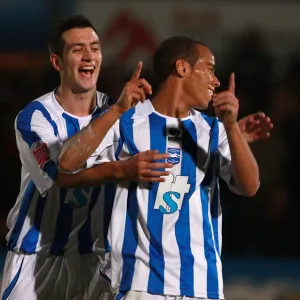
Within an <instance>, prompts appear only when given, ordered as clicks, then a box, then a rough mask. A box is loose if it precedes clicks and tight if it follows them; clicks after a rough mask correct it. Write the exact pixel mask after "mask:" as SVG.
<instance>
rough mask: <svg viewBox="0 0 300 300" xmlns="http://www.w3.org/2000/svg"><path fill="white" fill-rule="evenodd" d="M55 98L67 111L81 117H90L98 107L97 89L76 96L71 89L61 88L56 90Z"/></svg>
mask: <svg viewBox="0 0 300 300" xmlns="http://www.w3.org/2000/svg"><path fill="white" fill-rule="evenodd" d="M55 96H56V99H57V101H58V103H59V104H60V105H61V106H62V108H63V109H64V110H65V111H67V112H68V113H70V114H72V115H75V116H79V117H84V116H88V115H90V114H91V113H92V112H93V110H94V109H95V106H96V89H93V90H90V91H88V92H86V93H81V94H74V93H73V92H72V91H71V90H70V89H69V88H64V87H63V86H60V87H59V88H58V89H57V90H56V93H55Z"/></svg>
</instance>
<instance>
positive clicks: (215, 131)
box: [210, 119, 221, 257]
mask: <svg viewBox="0 0 300 300" xmlns="http://www.w3.org/2000/svg"><path fill="white" fill-rule="evenodd" d="M211 139H212V142H211V148H210V152H211V155H212V163H211V166H210V167H211V168H212V169H213V171H212V173H213V180H214V191H212V192H213V199H212V204H211V218H212V226H213V232H214V240H215V245H216V250H217V252H218V255H219V257H221V249H220V244H219V201H220V195H219V182H218V171H219V170H218V168H219V165H220V164H219V160H218V158H219V152H218V151H217V148H218V144H219V124H218V121H217V119H214V121H213V124H212V128H211Z"/></svg>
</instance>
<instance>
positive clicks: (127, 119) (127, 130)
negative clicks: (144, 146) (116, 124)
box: [120, 107, 139, 155]
mask: <svg viewBox="0 0 300 300" xmlns="http://www.w3.org/2000/svg"><path fill="white" fill-rule="evenodd" d="M134 113H135V108H134V107H133V108H131V109H130V110H128V111H127V112H126V113H125V114H124V115H123V116H122V117H121V118H120V131H121V134H122V136H123V139H124V142H125V144H126V145H127V148H128V150H129V154H130V155H134V154H137V153H139V150H138V148H137V147H136V145H135V142H134V140H133V135H132V134H133V133H132V126H133V119H132V118H131V117H132V116H133V115H134Z"/></svg>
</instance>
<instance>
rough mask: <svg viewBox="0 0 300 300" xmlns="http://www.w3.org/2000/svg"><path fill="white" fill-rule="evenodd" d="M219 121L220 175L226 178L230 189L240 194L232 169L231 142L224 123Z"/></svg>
mask: <svg viewBox="0 0 300 300" xmlns="http://www.w3.org/2000/svg"><path fill="white" fill-rule="evenodd" d="M218 123H219V144H218V152H219V153H220V159H219V161H220V166H219V170H220V177H221V178H222V179H224V180H225V181H226V183H227V185H228V187H229V188H230V190H231V191H232V192H234V193H237V194H240V192H239V190H238V188H237V187H236V186H235V184H234V181H233V177H232V171H231V153H230V148H229V143H228V139H227V134H226V130H225V128H224V125H223V123H221V122H218Z"/></svg>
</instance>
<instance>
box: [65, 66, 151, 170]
mask: <svg viewBox="0 0 300 300" xmlns="http://www.w3.org/2000/svg"><path fill="white" fill-rule="evenodd" d="M141 70H142V62H139V64H138V66H137V68H136V70H135V71H134V73H133V75H132V77H131V80H130V81H129V82H127V83H126V85H125V87H124V89H123V91H122V93H121V96H120V98H119V99H118V101H117V102H116V103H115V104H114V105H112V106H111V107H110V108H109V109H108V110H107V111H106V112H105V113H103V114H102V115H100V116H99V117H98V118H96V119H95V120H93V121H92V122H91V123H90V124H89V125H88V126H87V127H85V128H84V129H83V130H81V131H80V132H78V133H77V134H75V135H74V136H72V137H71V138H69V139H68V140H67V141H66V142H65V143H64V145H63V148H62V150H61V153H60V156H59V166H60V168H61V169H62V170H65V171H67V172H74V171H76V170H78V169H81V168H82V167H83V166H84V165H85V163H86V161H87V160H88V158H89V156H90V155H92V154H93V153H94V151H95V150H96V149H97V148H98V146H99V144H100V143H101V142H102V140H103V139H104V137H105V135H106V134H107V132H108V131H109V129H110V128H111V127H112V126H113V125H114V124H115V122H116V121H117V120H118V119H119V118H120V117H121V115H122V114H123V113H124V112H126V111H127V110H128V109H130V108H131V107H133V106H135V105H136V104H137V103H138V102H139V101H144V100H145V98H146V96H145V95H146V94H151V93H152V91H151V86H150V84H149V83H148V82H147V81H146V80H145V79H140V78H139V77H140V73H141Z"/></svg>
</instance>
